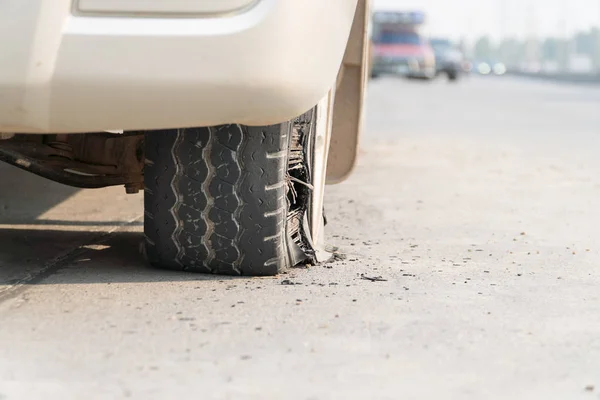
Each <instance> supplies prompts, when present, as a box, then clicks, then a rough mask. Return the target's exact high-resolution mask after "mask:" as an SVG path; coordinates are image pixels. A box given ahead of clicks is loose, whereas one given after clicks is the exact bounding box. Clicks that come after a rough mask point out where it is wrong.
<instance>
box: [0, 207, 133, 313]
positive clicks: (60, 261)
mask: <svg viewBox="0 0 600 400" xmlns="http://www.w3.org/2000/svg"><path fill="white" fill-rule="evenodd" d="M143 217H144V215H143V214H142V215H138V216H137V217H135V218H132V219H130V220H128V221H126V222H125V223H122V224H120V225H119V226H115V227H114V228H112V229H110V230H108V231H106V232H101V233H99V234H98V235H97V236H96V237H93V238H92V239H91V240H92V241H93V242H94V244H104V243H106V242H107V241H108V240H109V239H110V238H111V237H112V235H113V234H114V233H116V232H119V231H121V230H122V229H124V228H128V227H130V226H134V225H135V224H136V223H137V222H139V221H140V220H143ZM89 251H90V249H89V248H86V247H85V245H83V244H82V245H79V246H77V247H75V248H72V249H70V250H66V251H65V252H63V253H62V254H59V255H58V256H56V257H54V258H52V259H51V260H50V261H48V262H47V263H45V264H44V266H43V267H42V268H41V269H39V270H37V271H35V272H33V273H31V274H29V275H28V276H27V277H25V278H21V279H19V280H18V281H16V282H15V283H13V284H10V285H7V286H6V288H4V289H0V303H2V302H4V301H6V300H9V299H11V298H14V297H15V296H18V295H19V294H21V293H22V292H23V291H25V290H27V286H28V285H31V284H35V283H37V282H41V281H42V280H44V279H46V278H48V277H49V276H51V275H52V274H54V273H56V272H57V271H59V270H61V269H62V268H63V267H64V266H65V265H66V264H68V263H69V262H70V261H72V260H73V259H74V258H76V257H78V256H81V255H83V254H85V253H87V252H89Z"/></svg>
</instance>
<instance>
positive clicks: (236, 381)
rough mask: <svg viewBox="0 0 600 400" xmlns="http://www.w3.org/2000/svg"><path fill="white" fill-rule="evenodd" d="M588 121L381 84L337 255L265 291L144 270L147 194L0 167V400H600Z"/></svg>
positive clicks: (513, 89)
mask: <svg viewBox="0 0 600 400" xmlns="http://www.w3.org/2000/svg"><path fill="white" fill-rule="evenodd" d="M599 110H600V89H590V88H585V87H583V86H567V85H553V84H548V83H540V82H529V81H525V80H516V79H511V78H502V79H501V78H498V79H496V78H489V79H484V78H473V79H468V80H464V81H462V82H459V83H458V84H451V83H448V82H444V81H439V82H434V83H424V82H406V81H403V80H395V79H387V78H386V79H381V80H377V81H374V82H373V83H372V85H371V87H370V89H369V107H368V118H367V119H368V121H367V132H366V134H365V137H364V139H363V146H362V151H361V158H360V165H359V166H358V168H357V170H356V173H355V174H354V175H353V176H352V178H351V179H350V180H349V181H348V182H346V183H344V184H342V185H340V186H335V187H330V188H329V189H328V198H327V210H328V217H329V222H330V225H329V226H328V229H329V231H328V232H329V241H330V243H332V244H334V245H337V246H340V248H341V250H342V251H343V252H344V253H345V254H346V255H347V259H345V260H340V261H337V262H335V263H331V264H327V265H320V266H315V267H311V268H308V269H294V270H292V271H290V272H289V273H288V274H287V275H283V276H280V277H277V278H266V279H227V278H219V277H206V276H200V275H190V274H181V273H173V272H164V271H157V270H154V269H151V268H149V267H147V266H146V265H145V263H144V260H143V258H142V256H141V255H140V253H139V249H138V247H139V246H138V245H139V243H140V241H141V240H142V236H141V233H140V232H141V229H142V219H141V218H142V209H141V197H140V196H139V195H135V196H126V195H125V194H124V193H123V191H122V190H121V189H120V188H111V189H107V190H98V191H77V190H74V189H70V188H66V187H63V186H60V185H56V184H52V183H48V182H45V181H43V180H41V179H38V178H36V177H33V176H29V175H26V174H24V173H22V172H20V171H19V170H17V169H15V168H13V167H9V166H2V167H1V169H0V224H1V225H0V249H1V254H0V326H1V328H0V399H2V400H13V399H61V400H62V399H86V400H91V399H121V398H132V399H184V398H185V399H187V398H194V399H261V400H263V399H299V400H300V399H301V400H309V399H311V400H312V399H315V400H316V399H477V400H481V399H513V400H514V399H544V400H548V399H600V226H599V223H600V174H599V172H600V156H599V153H600V112H599ZM378 277H381V278H379V279H374V281H371V280H369V279H366V278H378ZM284 283H287V284H284Z"/></svg>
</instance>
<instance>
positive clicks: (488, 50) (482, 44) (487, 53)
mask: <svg viewBox="0 0 600 400" xmlns="http://www.w3.org/2000/svg"><path fill="white" fill-rule="evenodd" d="M474 53H475V58H476V59H479V60H489V59H490V58H492V55H493V47H492V42H491V40H490V38H489V37H487V36H484V37H482V38H479V40H477V42H476V43H475V51H474Z"/></svg>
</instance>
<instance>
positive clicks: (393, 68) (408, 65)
mask: <svg viewBox="0 0 600 400" xmlns="http://www.w3.org/2000/svg"><path fill="white" fill-rule="evenodd" d="M424 21H425V16H424V14H422V13H419V12H376V13H374V15H373V36H372V44H373V48H372V57H373V59H372V70H371V76H372V77H373V78H376V77H378V76H380V75H384V74H389V75H400V76H405V77H409V78H422V79H431V78H433V77H435V74H436V69H435V54H434V52H433V49H432V47H431V45H430V44H429V42H428V41H427V39H426V38H425V37H424V36H423V35H421V34H420V33H419V27H420V26H421V25H422V24H423V23H424Z"/></svg>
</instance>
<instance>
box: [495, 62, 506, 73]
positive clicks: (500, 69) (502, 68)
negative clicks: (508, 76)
mask: <svg viewBox="0 0 600 400" xmlns="http://www.w3.org/2000/svg"><path fill="white" fill-rule="evenodd" d="M505 73H506V65H504V64H502V63H497V64H495V65H494V74H496V75H504V74H505Z"/></svg>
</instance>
